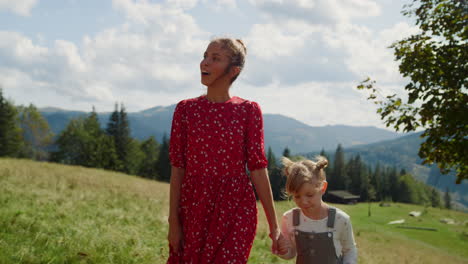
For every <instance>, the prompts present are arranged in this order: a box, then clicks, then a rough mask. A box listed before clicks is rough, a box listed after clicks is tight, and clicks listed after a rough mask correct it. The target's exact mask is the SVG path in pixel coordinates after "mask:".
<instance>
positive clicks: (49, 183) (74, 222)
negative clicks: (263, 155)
mask: <svg viewBox="0 0 468 264" xmlns="http://www.w3.org/2000/svg"><path fill="white" fill-rule="evenodd" d="M168 194H169V185H168V184H165V183H159V182H155V181H150V180H146V179H142V178H138V177H134V176H128V175H125V174H120V173H115V172H107V171H103V170H96V169H87V168H82V167H76V166H65V165H58V164H51V163H40V162H34V161H28V160H15V159H0V264H6V263H8V264H9V263H125V264H127V263H139V264H143V263H165V260H166V258H167V255H168V248H167V240H166V234H167V228H168V226H167V221H166V219H167V212H168ZM276 206H277V212H278V219H280V216H281V214H282V212H284V211H286V210H288V209H289V208H291V207H293V206H294V204H293V202H291V201H284V202H277V203H276ZM336 206H337V207H339V208H341V209H342V210H344V211H345V212H347V213H348V214H349V215H351V219H352V222H353V227H354V234H355V238H356V241H357V244H358V250H359V263H425V264H426V263H446V264H448V263H468V250H467V249H468V214H466V213H462V212H456V211H448V210H443V209H435V208H426V209H425V208H424V207H422V206H416V205H406V204H391V206H390V207H379V206H378V204H372V205H371V213H372V216H371V217H369V216H368V204H365V203H363V204H358V205H354V206H351V205H336ZM262 210H263V209H262V208H261V205H259V226H258V231H257V237H256V239H255V242H254V246H253V249H252V252H251V255H250V259H249V263H259V264H260V263H294V261H292V260H291V261H284V260H282V259H279V258H278V257H276V256H274V255H272V254H270V253H269V247H270V240H269V239H268V236H267V233H268V232H267V231H268V228H267V222H266V220H265V216H264V214H263V211H262ZM413 210H417V211H423V214H422V216H420V217H418V218H413V217H410V216H408V213H409V212H410V211H413ZM402 218H404V219H405V220H406V224H405V225H407V226H414V227H427V228H435V229H437V231H426V230H416V229H403V228H398V227H396V226H394V225H388V224H387V223H388V222H389V221H392V220H396V219H402ZM441 218H451V219H454V220H455V222H456V224H453V225H448V224H444V223H441V222H440V219H441Z"/></svg>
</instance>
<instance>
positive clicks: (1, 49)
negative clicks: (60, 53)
mask: <svg viewBox="0 0 468 264" xmlns="http://www.w3.org/2000/svg"><path fill="white" fill-rule="evenodd" d="M48 52H49V50H48V49H47V48H46V47H41V46H39V45H34V44H33V42H32V41H31V40H30V39H29V38H26V37H25V36H23V35H22V34H20V33H17V32H12V31H0V56H1V57H3V58H4V59H9V60H13V61H14V62H15V63H20V64H32V63H37V62H43V60H42V59H43V58H44V56H46V55H47V54H48Z"/></svg>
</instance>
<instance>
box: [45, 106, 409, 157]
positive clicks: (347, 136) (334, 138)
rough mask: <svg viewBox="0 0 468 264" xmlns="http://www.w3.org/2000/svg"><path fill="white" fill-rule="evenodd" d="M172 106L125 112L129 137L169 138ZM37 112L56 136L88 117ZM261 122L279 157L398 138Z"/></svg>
mask: <svg viewBox="0 0 468 264" xmlns="http://www.w3.org/2000/svg"><path fill="white" fill-rule="evenodd" d="M175 106H176V105H170V106H165V107H163V106H156V107H153V108H149V109H146V110H143V111H139V112H132V113H127V114H128V118H129V121H130V128H131V132H132V136H133V137H135V138H138V139H146V138H148V137H150V136H155V137H156V139H157V140H159V141H160V140H161V138H162V137H163V135H164V134H166V135H167V136H169V134H170V128H171V122H172V115H173V112H174V109H175ZM39 110H40V111H41V113H42V115H43V116H44V117H45V118H46V119H47V121H48V122H49V125H50V127H51V129H52V131H53V132H54V133H55V134H58V133H60V131H62V130H63V129H64V128H65V126H66V125H67V124H68V122H69V121H70V120H71V119H72V118H76V117H78V116H86V115H87V114H88V113H87V112H79V111H67V110H64V109H57V108H43V109H39ZM110 114H111V113H109V112H107V113H98V116H99V120H100V122H101V125H102V126H103V127H105V126H106V124H107V122H108V120H109V115H110ZM263 119H264V130H265V145H266V146H267V147H271V148H272V150H273V152H274V153H275V154H276V155H280V154H281V153H282V151H283V150H284V148H285V147H288V148H290V149H291V150H292V151H293V152H295V153H299V152H310V151H319V150H320V149H334V148H336V146H337V145H338V144H342V145H343V146H345V147H351V146H356V145H362V144H370V143H374V142H379V141H382V140H389V139H395V138H398V137H399V136H400V134H398V133H395V132H392V131H388V130H385V129H380V128H376V127H354V126H345V125H334V126H323V127H312V126H309V125H306V124H304V123H302V122H300V121H298V120H295V119H293V118H290V117H287V116H284V115H278V114H264V115H263Z"/></svg>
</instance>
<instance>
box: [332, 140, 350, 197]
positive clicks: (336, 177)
mask: <svg viewBox="0 0 468 264" xmlns="http://www.w3.org/2000/svg"><path fill="white" fill-rule="evenodd" d="M347 183H348V181H347V176H346V165H345V157H344V151H343V147H342V146H341V144H338V147H337V148H336V152H335V160H334V162H333V177H332V182H331V183H330V187H331V189H332V190H345V189H346V184H347Z"/></svg>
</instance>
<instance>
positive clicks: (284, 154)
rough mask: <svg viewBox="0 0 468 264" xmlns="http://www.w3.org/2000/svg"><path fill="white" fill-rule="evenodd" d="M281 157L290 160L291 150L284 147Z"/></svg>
mask: <svg viewBox="0 0 468 264" xmlns="http://www.w3.org/2000/svg"><path fill="white" fill-rule="evenodd" d="M283 157H286V158H290V157H291V150H290V149H289V148H288V147H287V146H286V148H285V149H284V150H283Z"/></svg>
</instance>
